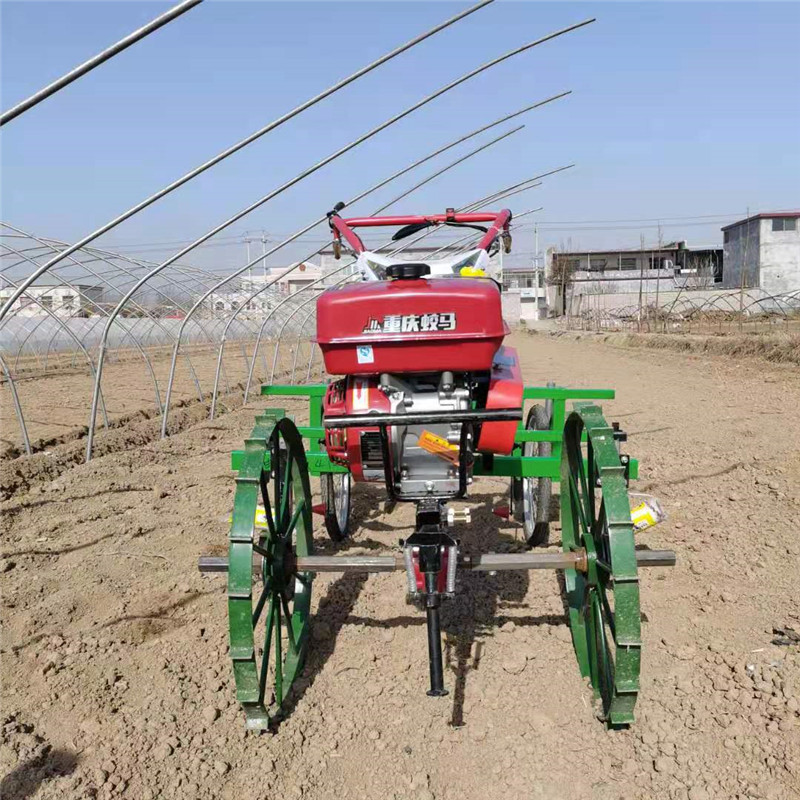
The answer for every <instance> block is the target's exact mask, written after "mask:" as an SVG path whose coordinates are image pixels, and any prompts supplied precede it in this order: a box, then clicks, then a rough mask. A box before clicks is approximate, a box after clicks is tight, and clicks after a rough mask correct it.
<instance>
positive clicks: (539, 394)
mask: <svg viewBox="0 0 800 800" xmlns="http://www.w3.org/2000/svg"><path fill="white" fill-rule="evenodd" d="M614 397H615V392H614V390H613V389H564V388H562V387H560V386H526V387H525V388H524V389H523V390H522V399H523V400H613V399H614Z"/></svg>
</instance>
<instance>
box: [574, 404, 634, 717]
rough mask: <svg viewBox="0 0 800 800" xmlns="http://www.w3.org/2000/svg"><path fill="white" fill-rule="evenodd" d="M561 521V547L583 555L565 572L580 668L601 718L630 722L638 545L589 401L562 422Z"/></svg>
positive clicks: (603, 429) (607, 433)
mask: <svg viewBox="0 0 800 800" xmlns="http://www.w3.org/2000/svg"><path fill="white" fill-rule="evenodd" d="M584 432H585V434H586V437H585V439H586V440H585V441H584V442H582V441H581V439H582V438H583V434H584ZM561 525H562V540H563V547H564V550H565V551H574V550H581V549H582V550H584V551H585V553H586V569H585V571H578V570H573V569H568V570H566V571H565V580H566V589H567V602H568V604H569V618H570V626H571V629H572V642H573V645H574V647H575V653H576V655H577V658H578V665H579V666H580V670H581V674H582V675H583V676H584V677H588V678H589V679H590V681H591V684H592V687H593V689H594V694H595V699H596V700H597V702H598V716H599V717H600V718H601V719H603V720H605V721H606V722H607V723H608V724H609V725H611V726H620V725H628V724H630V723H632V722H633V708H634V705H635V703H636V696H637V693H638V691H639V668H640V662H641V619H640V612H639V581H638V575H637V566H636V551H635V544H634V538H633V526H632V525H631V511H630V504H629V500H628V488H627V483H626V480H625V468H624V466H623V465H622V463H621V461H620V457H619V453H618V452H617V448H616V446H615V443H614V433H613V430H612V429H611V427H610V426H609V425H608V424H607V423H606V421H605V419H604V418H603V415H602V412H601V410H600V409H599V408H598V407H597V406H594V405H591V404H577V403H576V410H575V411H574V412H573V413H572V414H571V415H570V416H569V418H568V419H567V423H566V425H565V427H564V447H563V452H562V459H561Z"/></svg>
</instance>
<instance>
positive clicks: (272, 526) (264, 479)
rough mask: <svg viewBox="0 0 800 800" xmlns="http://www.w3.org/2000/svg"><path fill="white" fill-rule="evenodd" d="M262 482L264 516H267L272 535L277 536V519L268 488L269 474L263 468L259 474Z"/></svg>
mask: <svg viewBox="0 0 800 800" xmlns="http://www.w3.org/2000/svg"><path fill="white" fill-rule="evenodd" d="M259 483H260V484H261V504H262V505H263V506H264V516H265V517H266V518H267V528H269V532H270V534H271V535H272V536H275V521H274V520H273V519H272V504H271V503H270V501H269V490H268V488H267V474H266V472H264V470H261V475H259Z"/></svg>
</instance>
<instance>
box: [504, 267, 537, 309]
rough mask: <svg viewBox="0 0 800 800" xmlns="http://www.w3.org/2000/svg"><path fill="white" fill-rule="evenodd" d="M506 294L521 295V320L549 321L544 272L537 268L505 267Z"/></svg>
mask: <svg viewBox="0 0 800 800" xmlns="http://www.w3.org/2000/svg"><path fill="white" fill-rule="evenodd" d="M503 292H504V294H509V293H519V318H520V319H524V320H526V321H530V320H537V319H547V289H546V286H545V280H544V272H543V271H542V270H541V269H537V268H536V267H535V266H533V265H530V266H525V267H505V268H504V269H503Z"/></svg>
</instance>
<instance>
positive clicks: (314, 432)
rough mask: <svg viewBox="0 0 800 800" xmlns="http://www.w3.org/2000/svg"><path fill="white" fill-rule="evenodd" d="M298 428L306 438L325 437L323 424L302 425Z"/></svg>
mask: <svg viewBox="0 0 800 800" xmlns="http://www.w3.org/2000/svg"><path fill="white" fill-rule="evenodd" d="M297 430H299V431H300V435H301V436H302V437H303V438H304V439H324V438H325V428H323V427H322V426H320V427H316V426H315V425H305V426H303V425H301V426H300V427H299V428H298V429H297Z"/></svg>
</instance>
